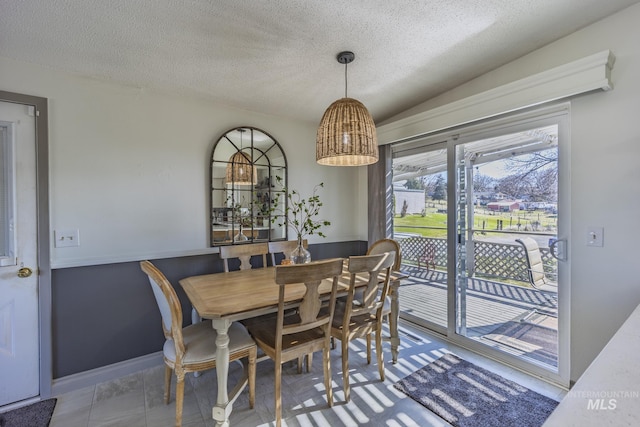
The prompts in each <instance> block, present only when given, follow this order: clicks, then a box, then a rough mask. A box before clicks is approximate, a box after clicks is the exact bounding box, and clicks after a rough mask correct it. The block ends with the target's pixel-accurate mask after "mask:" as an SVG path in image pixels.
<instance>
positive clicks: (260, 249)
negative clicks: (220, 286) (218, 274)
mask: <svg viewBox="0 0 640 427" xmlns="http://www.w3.org/2000/svg"><path fill="white" fill-rule="evenodd" d="M267 253H269V245H268V244H267V243H266V242H265V243H251V244H244V245H230V246H220V258H222V260H223V263H224V271H225V272H228V271H229V259H231V258H238V259H239V260H240V270H250V269H251V257H253V256H262V266H263V267H266V266H267Z"/></svg>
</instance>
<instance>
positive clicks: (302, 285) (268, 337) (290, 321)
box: [249, 259, 343, 427]
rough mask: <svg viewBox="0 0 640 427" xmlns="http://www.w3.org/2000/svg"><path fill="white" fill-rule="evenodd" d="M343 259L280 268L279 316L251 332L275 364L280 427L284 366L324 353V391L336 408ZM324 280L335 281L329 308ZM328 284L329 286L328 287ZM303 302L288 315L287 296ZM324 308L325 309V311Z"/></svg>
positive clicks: (277, 419)
mask: <svg viewBox="0 0 640 427" xmlns="http://www.w3.org/2000/svg"><path fill="white" fill-rule="evenodd" d="M342 263H343V260H342V259H330V260H324V261H316V262H311V263H308V264H297V265H283V266H277V267H276V273H275V282H276V283H277V284H278V285H279V286H280V290H279V296H278V315H277V316H276V317H271V318H266V319H265V320H264V321H263V322H256V323H252V324H251V325H250V326H249V332H250V333H251V335H252V336H253V338H254V339H255V340H256V342H257V343H258V346H259V347H260V348H261V349H262V350H263V351H264V353H265V354H266V355H267V356H269V357H270V358H271V359H273V360H274V361H275V412H276V426H278V427H279V426H280V425H281V423H282V398H281V384H282V364H283V363H285V362H287V361H290V360H295V359H299V358H300V357H302V356H304V355H306V354H310V353H314V352H316V351H320V350H322V352H323V353H322V361H323V367H324V387H325V390H326V393H327V401H328V403H329V406H333V389H332V388H331V358H330V351H331V347H330V342H329V339H330V336H331V330H330V329H331V321H332V319H333V312H334V309H335V299H336V290H337V286H338V279H339V278H340V276H341V275H342ZM324 279H331V282H330V283H331V293H330V296H329V301H328V304H324V305H323V300H324V299H325V298H324V297H323V295H322V292H321V290H320V289H319V287H320V285H321V283H322V282H323V280H324ZM327 285H328V284H327V283H326V282H325V284H324V286H327ZM292 293H295V294H296V295H299V296H300V298H301V302H300V305H299V307H298V310H297V312H296V313H295V314H289V315H285V305H286V304H287V302H288V301H286V300H285V295H287V296H288V295H291V294H292ZM321 307H322V309H321Z"/></svg>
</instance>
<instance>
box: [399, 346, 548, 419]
mask: <svg viewBox="0 0 640 427" xmlns="http://www.w3.org/2000/svg"><path fill="white" fill-rule="evenodd" d="M395 387H396V388H397V389H398V390H400V391H402V392H403V393H405V394H407V395H408V396H409V397H411V398H412V399H413V400H415V401H416V402H419V403H420V404H422V405H423V406H424V407H426V408H427V409H429V410H431V411H432V412H434V413H436V414H437V415H438V416H440V417H441V418H443V419H444V420H445V421H447V422H448V423H450V424H452V425H453V426H455V427H478V426H482V427H494V426H495V427H504V426H518V427H540V426H541V425H542V424H543V423H544V421H545V420H546V419H547V417H548V416H549V415H550V414H551V412H552V411H553V410H554V409H555V407H556V406H557V405H558V402H556V401H555V400H553V399H550V398H548V397H545V396H542V395H541V394H538V393H536V392H534V391H531V390H529V389H528V388H526V387H523V386H521V385H519V384H516V383H514V382H513V381H509V380H507V379H505V378H502V377H501V376H499V375H497V374H494V373H492V372H489V371H487V370H486V369H483V368H480V367H478V366H475V365H474V364H472V363H469V362H467V361H466V360H463V359H460V358H459V357H458V356H456V355H453V354H447V355H445V356H442V357H441V358H439V359H438V360H436V361H434V362H432V363H430V364H429V365H427V366H425V367H424V368H421V369H419V370H418V371H416V372H414V373H413V374H411V375H409V376H408V377H406V378H404V379H402V380H401V381H399V382H398V383H397V384H395Z"/></svg>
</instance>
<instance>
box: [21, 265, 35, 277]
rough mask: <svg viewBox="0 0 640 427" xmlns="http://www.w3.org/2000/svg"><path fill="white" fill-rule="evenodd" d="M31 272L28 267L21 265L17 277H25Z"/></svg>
mask: <svg viewBox="0 0 640 427" xmlns="http://www.w3.org/2000/svg"><path fill="white" fill-rule="evenodd" d="M32 274H33V271H32V270H31V269H30V268H29V267H22V268H21V269H20V270H18V277H21V278H25V277H29V276H31V275H32Z"/></svg>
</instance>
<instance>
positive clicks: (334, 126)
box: [316, 52, 378, 166]
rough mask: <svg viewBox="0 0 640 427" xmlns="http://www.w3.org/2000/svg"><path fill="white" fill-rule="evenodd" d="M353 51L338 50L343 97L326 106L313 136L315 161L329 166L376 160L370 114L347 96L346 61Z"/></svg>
mask: <svg viewBox="0 0 640 427" xmlns="http://www.w3.org/2000/svg"><path fill="white" fill-rule="evenodd" d="M354 58H355V55H354V54H353V52H340V53H339V54H338V57H337V59H338V62H339V63H341V64H344V98H342V99H339V100H337V101H335V102H334V103H333V104H331V105H330V106H329V108H327V110H326V111H325V112H324V115H323V116H322V120H321V121H320V126H319V127H318V133H317V136H316V161H317V162H318V163H319V164H321V165H330V166H362V165H370V164H372V163H375V162H377V161H378V138H377V136H376V125H375V123H374V122H373V118H371V114H369V111H368V110H367V107H365V106H364V105H363V104H362V103H361V102H360V101H358V100H355V99H352V98H348V97H347V64H349V63H351V62H352V61H353V59H354Z"/></svg>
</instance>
